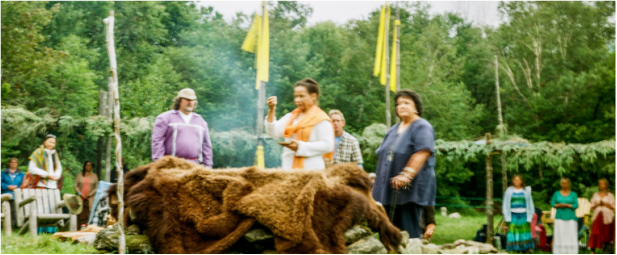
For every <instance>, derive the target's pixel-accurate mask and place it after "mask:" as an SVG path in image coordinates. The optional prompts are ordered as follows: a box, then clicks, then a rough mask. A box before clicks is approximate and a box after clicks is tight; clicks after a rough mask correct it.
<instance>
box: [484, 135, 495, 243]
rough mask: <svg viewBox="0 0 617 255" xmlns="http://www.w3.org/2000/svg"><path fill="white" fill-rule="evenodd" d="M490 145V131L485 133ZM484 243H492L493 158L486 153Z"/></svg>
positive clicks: (487, 142) (487, 144) (487, 143)
mask: <svg viewBox="0 0 617 255" xmlns="http://www.w3.org/2000/svg"><path fill="white" fill-rule="evenodd" d="M489 145H491V133H486V146H487V147H488V146H489ZM486 219H487V223H486V243H489V244H493V223H494V222H493V159H492V158H491V154H490V153H489V154H487V155H486Z"/></svg>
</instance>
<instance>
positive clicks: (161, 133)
mask: <svg viewBox="0 0 617 255" xmlns="http://www.w3.org/2000/svg"><path fill="white" fill-rule="evenodd" d="M196 106H197V97H196V96H195V91H194V90H192V89H188V88H187V89H183V90H180V92H178V96H177V97H175V98H174V104H173V106H172V108H173V109H172V110H170V111H166V112H164V113H162V114H160V115H159V116H157V117H156V122H154V128H153V129H152V161H156V160H158V159H159V158H161V157H163V156H166V155H171V156H176V157H179V158H184V159H186V160H188V161H190V162H193V163H197V164H203V165H204V166H205V167H206V168H212V143H211V142H210V132H209V131H208V123H206V121H205V120H204V119H203V118H202V117H201V116H200V115H199V114H197V113H195V112H194V111H195V108H196Z"/></svg>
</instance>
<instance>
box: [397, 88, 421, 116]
mask: <svg viewBox="0 0 617 255" xmlns="http://www.w3.org/2000/svg"><path fill="white" fill-rule="evenodd" d="M399 97H408V98H411V100H412V101H413V103H414V104H415V105H416V109H417V110H418V116H420V117H422V98H421V97H420V94H418V93H416V92H414V91H411V90H409V89H401V90H399V91H397V92H396V95H394V102H395V104H396V101H397V100H398V98H399ZM397 115H398V114H397Z"/></svg>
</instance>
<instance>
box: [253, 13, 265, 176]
mask: <svg viewBox="0 0 617 255" xmlns="http://www.w3.org/2000/svg"><path fill="white" fill-rule="evenodd" d="M266 7H267V6H266V2H265V1H263V2H262V3H261V12H262V15H261V31H264V29H265V24H266V11H265V10H266ZM258 96H259V98H258V99H257V151H255V165H256V166H258V167H262V168H265V159H264V146H263V137H262V135H263V128H264V104H265V103H266V82H265V81H260V86H259V94H258Z"/></svg>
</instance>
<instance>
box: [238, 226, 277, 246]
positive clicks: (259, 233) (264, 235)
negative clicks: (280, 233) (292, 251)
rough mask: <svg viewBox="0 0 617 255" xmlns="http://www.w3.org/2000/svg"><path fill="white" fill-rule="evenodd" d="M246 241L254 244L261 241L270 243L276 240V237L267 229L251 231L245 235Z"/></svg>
mask: <svg viewBox="0 0 617 255" xmlns="http://www.w3.org/2000/svg"><path fill="white" fill-rule="evenodd" d="M244 239H246V241H248V242H249V243H254V242H259V241H268V240H270V239H272V240H274V235H273V234H272V232H270V231H269V230H266V229H251V230H249V231H248V232H246V234H244Z"/></svg>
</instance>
